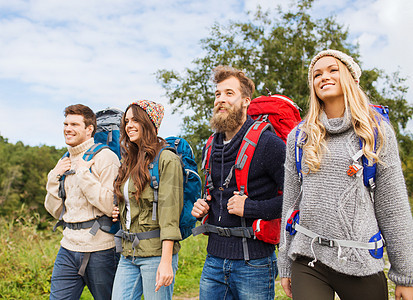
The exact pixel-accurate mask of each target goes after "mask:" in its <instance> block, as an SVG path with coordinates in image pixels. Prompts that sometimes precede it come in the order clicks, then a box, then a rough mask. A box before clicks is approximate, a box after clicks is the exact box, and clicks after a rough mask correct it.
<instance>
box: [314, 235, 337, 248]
mask: <svg viewBox="0 0 413 300" xmlns="http://www.w3.org/2000/svg"><path fill="white" fill-rule="evenodd" d="M317 242H318V243H319V244H320V245H322V246H328V247H330V248H333V247H334V241H333V240H329V239H326V238H322V237H321V236H319V237H318V238H317Z"/></svg>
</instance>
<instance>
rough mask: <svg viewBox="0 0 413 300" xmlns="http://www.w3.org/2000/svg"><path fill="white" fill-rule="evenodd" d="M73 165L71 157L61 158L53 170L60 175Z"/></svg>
mask: <svg viewBox="0 0 413 300" xmlns="http://www.w3.org/2000/svg"><path fill="white" fill-rule="evenodd" d="M71 166H72V164H71V162H70V158H69V157H65V158H62V159H59V161H58V162H57V164H56V166H55V167H54V169H53V172H54V173H56V174H57V175H59V176H62V175H63V173H64V172H66V171H69V170H70V168H71Z"/></svg>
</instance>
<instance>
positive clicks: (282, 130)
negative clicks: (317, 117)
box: [248, 94, 301, 143]
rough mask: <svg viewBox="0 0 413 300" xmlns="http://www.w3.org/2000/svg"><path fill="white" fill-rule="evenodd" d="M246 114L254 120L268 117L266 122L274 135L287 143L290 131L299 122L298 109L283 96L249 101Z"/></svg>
mask: <svg viewBox="0 0 413 300" xmlns="http://www.w3.org/2000/svg"><path fill="white" fill-rule="evenodd" d="M248 114H249V115H250V116H251V117H252V118H253V119H254V120H255V119H257V118H258V117H259V116H263V115H268V121H269V122H270V123H271V125H272V126H273V128H274V130H275V133H276V134H277V135H278V136H279V137H280V138H281V139H282V140H283V141H284V143H286V142H287V136H288V134H289V133H290V132H291V130H292V129H293V128H294V127H295V126H297V124H298V123H300V122H301V117H300V112H299V107H298V106H297V104H295V103H294V102H293V101H292V100H291V99H290V98H288V97H287V96H283V95H271V94H270V95H268V96H260V97H258V98H255V99H254V100H252V101H251V104H250V106H249V107H248Z"/></svg>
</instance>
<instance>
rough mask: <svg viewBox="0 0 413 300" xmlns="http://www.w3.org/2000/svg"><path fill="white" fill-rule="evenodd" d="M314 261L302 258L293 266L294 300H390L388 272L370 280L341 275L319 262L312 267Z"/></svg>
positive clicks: (371, 277)
mask: <svg viewBox="0 0 413 300" xmlns="http://www.w3.org/2000/svg"><path fill="white" fill-rule="evenodd" d="M310 261H312V259H310V258H306V257H298V258H297V259H296V260H295V261H294V262H293V263H292V266H291V288H292V293H293V299H294V300H304V299H305V300H333V299H334V292H336V293H337V295H338V296H339V297H340V299H341V300H358V299H360V300H388V291H387V279H386V276H385V275H384V272H379V273H377V274H373V275H370V276H363V277H358V276H349V275H345V274H342V273H338V272H336V271H334V270H333V269H331V268H329V267H327V266H325V265H323V264H322V263H320V262H319V261H317V262H316V263H315V264H314V267H310V266H308V263H309V262H310Z"/></svg>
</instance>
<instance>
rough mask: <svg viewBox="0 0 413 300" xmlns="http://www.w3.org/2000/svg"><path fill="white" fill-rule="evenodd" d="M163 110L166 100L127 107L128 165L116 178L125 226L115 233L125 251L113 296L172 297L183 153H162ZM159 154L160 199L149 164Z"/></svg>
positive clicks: (116, 214)
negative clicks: (160, 102) (153, 183)
mask: <svg viewBox="0 0 413 300" xmlns="http://www.w3.org/2000/svg"><path fill="white" fill-rule="evenodd" d="M163 114H164V108H163V106H162V105H161V104H157V103H155V102H152V101H148V100H139V101H137V102H134V103H132V104H130V105H129V106H128V107H127V108H126V111H125V114H124V116H123V118H122V124H121V138H120V143H121V149H122V165H121V167H120V169H119V175H118V178H117V180H116V182H115V194H116V197H117V199H119V207H115V208H114V210H113V213H112V217H113V218H114V220H117V219H120V221H121V224H122V231H120V232H118V233H117V234H116V235H115V241H117V245H116V246H117V250H118V248H121V249H119V250H121V251H122V255H121V259H120V261H119V265H118V269H117V271H116V276H115V281H114V285H113V294H112V299H140V298H141V295H142V294H143V295H144V297H145V299H172V293H173V285H174V277H175V273H176V270H177V268H178V251H179V249H180V245H179V242H178V241H179V240H181V233H180V229H179V217H180V214H181V211H182V206H183V186H182V182H183V178H182V176H183V174H182V167H181V163H180V160H179V158H178V156H177V155H175V154H174V153H173V152H171V151H162V152H160V151H161V149H162V148H163V147H164V146H165V141H164V140H163V139H162V138H160V137H158V136H157V132H158V129H159V126H160V124H161V121H162V118H163ZM159 153H160V156H159V163H158V169H159V178H160V180H159V183H158V186H159V188H158V190H157V197H158V202H156V201H155V192H154V191H155V190H154V189H153V188H151V186H150V181H151V178H150V174H149V167H150V164H151V163H152V162H153V161H154V159H155V158H156V157H157V155H158V154H159ZM120 242H121V243H120ZM121 246H122V247H121Z"/></svg>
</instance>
